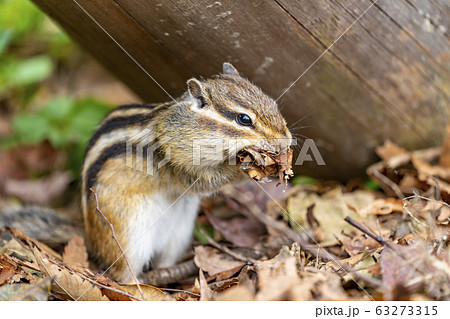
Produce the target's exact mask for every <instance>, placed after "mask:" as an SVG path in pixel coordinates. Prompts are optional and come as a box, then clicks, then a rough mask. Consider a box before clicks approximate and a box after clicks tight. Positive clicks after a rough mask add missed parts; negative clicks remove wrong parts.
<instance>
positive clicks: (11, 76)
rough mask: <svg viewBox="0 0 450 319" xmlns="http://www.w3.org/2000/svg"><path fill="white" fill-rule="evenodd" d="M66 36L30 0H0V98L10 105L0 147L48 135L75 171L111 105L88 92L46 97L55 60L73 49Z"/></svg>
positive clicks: (66, 57) (61, 63) (61, 60)
mask: <svg viewBox="0 0 450 319" xmlns="http://www.w3.org/2000/svg"><path fill="white" fill-rule="evenodd" d="M73 48H74V46H73V44H72V42H71V41H70V39H69V37H68V36H67V35H66V34H65V33H64V32H62V31H61V30H60V29H59V28H58V27H57V26H56V25H55V24H53V23H52V22H51V21H50V20H49V19H48V18H47V17H46V16H45V15H44V14H43V13H42V12H41V11H40V10H39V9H38V8H37V7H36V6H35V5H34V4H33V3H32V2H31V1H29V0H0V100H3V101H7V102H6V103H4V105H9V106H10V108H12V111H13V114H15V116H14V117H13V119H12V134H11V136H8V137H6V138H2V139H1V140H0V147H2V148H5V147H15V146H20V145H33V144H39V143H41V142H43V141H45V140H48V141H49V142H50V143H51V144H52V145H53V146H54V147H55V148H57V149H59V150H61V151H63V152H66V153H67V155H68V156H67V157H68V158H69V163H68V165H69V168H70V169H71V170H72V171H73V172H74V175H75V176H78V170H79V168H80V165H81V162H82V158H83V154H84V149H85V146H86V144H87V142H88V141H89V138H90V136H91V135H92V134H93V131H94V129H95V127H96V126H97V124H98V123H99V122H100V121H101V119H102V118H103V117H104V116H105V114H106V113H107V112H109V110H110V109H111V108H110V106H109V105H107V104H106V103H103V102H101V101H97V100H95V99H92V98H81V99H80V98H78V99H75V98H71V97H68V96H54V97H49V96H48V93H49V92H51V90H48V89H47V87H46V86H47V85H48V84H47V83H49V82H47V81H48V80H49V79H52V77H54V75H55V71H56V66H58V69H59V71H60V69H61V66H64V65H67V64H68V62H69V60H70V59H71V58H72V56H73V55H74V54H75V53H74V52H76V50H73Z"/></svg>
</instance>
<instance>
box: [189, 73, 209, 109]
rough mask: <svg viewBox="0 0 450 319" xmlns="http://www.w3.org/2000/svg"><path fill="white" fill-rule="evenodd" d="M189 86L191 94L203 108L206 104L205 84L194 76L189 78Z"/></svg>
mask: <svg viewBox="0 0 450 319" xmlns="http://www.w3.org/2000/svg"><path fill="white" fill-rule="evenodd" d="M187 86H188V91H189V95H190V96H191V97H192V98H194V99H195V100H196V101H197V105H198V107H200V108H203V107H204V106H205V105H206V104H205V98H204V92H203V84H202V83H201V82H200V81H199V80H197V79H194V78H192V79H189V80H187Z"/></svg>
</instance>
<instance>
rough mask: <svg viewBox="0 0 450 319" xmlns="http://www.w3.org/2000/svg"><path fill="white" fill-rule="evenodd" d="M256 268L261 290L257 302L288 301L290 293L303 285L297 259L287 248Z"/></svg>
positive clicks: (256, 297) (260, 262)
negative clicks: (295, 287) (298, 271)
mask: <svg viewBox="0 0 450 319" xmlns="http://www.w3.org/2000/svg"><path fill="white" fill-rule="evenodd" d="M254 268H255V271H256V273H257V274H258V288H259V289H258V293H257V294H256V296H255V300H286V299H287V298H288V295H289V291H290V290H291V289H292V288H293V287H294V286H297V285H301V280H300V277H299V275H298V273H297V263H296V259H295V257H294V256H293V253H291V252H290V250H289V248H288V247H286V246H285V247H283V248H282V249H281V251H280V253H279V254H278V255H277V256H275V257H274V258H272V259H270V260H268V261H259V262H257V263H256V264H255V265H254Z"/></svg>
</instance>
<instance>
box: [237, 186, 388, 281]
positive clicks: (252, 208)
mask: <svg viewBox="0 0 450 319" xmlns="http://www.w3.org/2000/svg"><path fill="white" fill-rule="evenodd" d="M233 193H234V194H233V197H234V198H237V199H239V198H241V194H240V193H238V192H233ZM240 203H241V204H242V205H244V204H243V203H244V200H240ZM245 207H246V208H247V209H248V210H249V212H250V213H251V214H252V215H253V216H254V217H256V218H257V219H258V220H259V221H260V222H262V223H263V224H265V225H267V226H270V227H271V228H272V229H274V230H277V231H278V232H280V233H282V234H284V235H285V236H286V237H288V238H289V239H291V240H292V241H294V242H298V243H299V244H300V246H301V248H302V249H303V250H304V251H306V252H308V253H310V254H311V255H313V256H314V257H316V258H321V259H324V260H326V261H333V262H335V263H336V265H338V266H339V267H340V268H342V269H343V270H344V271H345V272H347V273H352V275H354V276H355V277H356V278H358V279H360V280H362V281H365V282H366V283H368V284H370V285H372V286H374V287H381V285H382V283H381V281H379V280H377V279H374V278H370V277H368V276H365V275H363V274H361V273H359V272H358V271H357V270H356V269H354V268H353V267H350V266H348V265H346V264H344V263H341V262H340V261H339V260H338V259H339V258H338V257H337V256H335V255H333V254H331V253H330V252H328V251H326V250H325V249H323V248H322V247H318V246H316V245H312V244H310V243H308V242H307V241H306V240H304V239H303V238H302V237H301V236H300V234H299V233H297V232H296V231H294V230H293V229H291V228H290V227H288V226H287V225H286V224H285V223H283V222H279V221H277V220H275V219H274V218H272V217H269V216H268V215H266V214H264V213H263V212H262V211H261V210H260V208H259V207H257V206H256V205H245Z"/></svg>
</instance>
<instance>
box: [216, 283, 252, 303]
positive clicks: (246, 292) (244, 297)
mask: <svg viewBox="0 0 450 319" xmlns="http://www.w3.org/2000/svg"><path fill="white" fill-rule="evenodd" d="M253 298H254V294H253V292H252V291H251V290H250V288H248V287H247V286H240V285H236V286H233V287H231V288H229V289H227V290H225V291H224V292H223V293H221V294H220V295H218V296H217V297H216V298H215V300H217V301H251V300H253Z"/></svg>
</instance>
